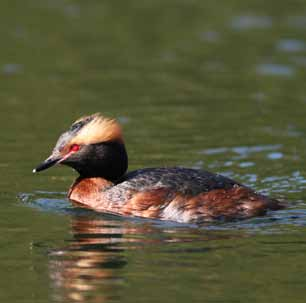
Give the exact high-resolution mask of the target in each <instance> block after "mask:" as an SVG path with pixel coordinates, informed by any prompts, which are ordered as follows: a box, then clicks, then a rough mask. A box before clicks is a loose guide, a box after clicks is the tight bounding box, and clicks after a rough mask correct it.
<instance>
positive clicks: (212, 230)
mask: <svg viewBox="0 0 306 303" xmlns="http://www.w3.org/2000/svg"><path fill="white" fill-rule="evenodd" d="M0 17H1V27H0V34H1V48H0V100H1V101H0V102H1V103H0V126H1V130H2V131H1V149H0V159H1V160H0V170H1V178H0V186H1V193H0V195H1V205H2V207H1V212H0V229H1V234H0V245H1V249H0V260H1V261H0V301H1V302H12V303H14V302H39V303H44V302H61V303H62V302H86V303H89V302H95V303H97V302H98V303H100V302H263V303H264V302H305V295H306V290H305V283H306V253H305V252H306V237H305V232H306V225H305V224H306V204H305V202H304V201H305V200H306V168H305V167H306V165H305V164H306V161H305V159H306V156H305V149H306V140H305V138H306V123H305V115H306V85H305V79H306V7H305V4H304V3H303V2H301V1H295V0H293V1H290V2H281V1H274V0H273V1H270V2H269V1H261V0H259V1H258V0H257V1H249V0H247V1H240V0H236V1H232V0H227V1H225V0H221V1H210V2H207V1H198V0H189V1H187V0H186V1H183V0H176V1H174V0H164V1H160V0H155V1H153V0H143V1H94V0H92V1H68V0H67V1H60V0H49V1H47V0H25V1H10V2H8V1H7V2H5V1H2V2H1V3H0ZM94 112H102V113H104V114H105V115H110V116H114V117H117V118H118V119H120V121H122V124H123V127H124V133H125V139H126V145H127V149H128V152H129V157H130V169H135V168H140V167H146V166H174V165H180V166H187V167H197V168H205V169H208V170H211V171H214V172H221V173H223V174H226V175H228V176H230V177H232V178H235V179H237V180H239V181H240V182H244V183H245V184H247V185H250V186H251V187H253V188H254V189H256V190H258V191H260V192H264V193H267V194H269V195H272V196H275V197H278V198H282V199H286V200H288V201H289V202H288V205H289V207H288V208H287V209H286V210H283V211H279V212H275V213H271V214H268V215H267V216H266V217H262V218H255V219H251V220H246V221H243V222H236V223H224V224H211V225H207V226H203V227H201V228H199V227H196V226H186V225H179V224H168V223H160V222H154V221H142V220H130V219H122V218H117V217H112V216H105V215H101V214H95V213H94V212H90V211H85V210H81V209H76V208H73V207H72V206H71V205H70V204H69V202H68V201H67V200H66V199H65V192H66V191H67V189H68V187H69V185H70V184H71V182H72V181H73V179H74V178H75V176H76V174H75V173H74V172H73V171H72V170H71V169H69V168H66V167H58V168H54V169H50V170H48V171H46V172H44V173H41V174H39V175H33V174H32V173H31V171H32V169H33V168H34V167H35V166H36V165H37V164H38V163H40V161H41V160H43V159H44V158H46V157H47V156H48V154H49V152H50V151H51V149H52V147H53V144H54V143H55V141H56V139H57V137H58V135H59V134H60V133H61V132H62V131H63V130H65V128H66V127H67V126H68V125H70V123H71V122H72V121H74V120H75V119H76V118H78V117H79V116H82V115H84V114H90V113H94Z"/></svg>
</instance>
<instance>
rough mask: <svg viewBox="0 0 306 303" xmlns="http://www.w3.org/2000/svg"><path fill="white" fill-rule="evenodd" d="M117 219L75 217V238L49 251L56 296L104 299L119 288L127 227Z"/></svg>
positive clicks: (91, 299) (77, 298) (75, 298)
mask: <svg viewBox="0 0 306 303" xmlns="http://www.w3.org/2000/svg"><path fill="white" fill-rule="evenodd" d="M121 223H122V222H120V221H116V220H104V219H101V218H99V219H94V218H88V217H74V218H72V223H71V226H72V234H73V239H72V240H71V242H69V245H68V246H66V247H64V248H60V249H57V250H55V251H53V252H52V253H51V255H50V276H51V280H52V282H53V285H54V288H55V296H56V299H57V300H58V301H60V302H61V301H62V302H74V301H75V302H91V301H94V302H104V301H106V299H108V295H111V296H113V295H114V294H115V293H117V292H118V290H119V289H120V284H121V282H122V279H123V278H122V274H121V273H120V269H121V268H123V267H124V266H125V265H126V263H127V262H126V259H125V256H124V254H123V252H124V250H123V249H122V245H121V243H122V242H126V239H124V238H123V234H125V233H126V232H127V231H126V230H124V227H123V226H122V224H121Z"/></svg>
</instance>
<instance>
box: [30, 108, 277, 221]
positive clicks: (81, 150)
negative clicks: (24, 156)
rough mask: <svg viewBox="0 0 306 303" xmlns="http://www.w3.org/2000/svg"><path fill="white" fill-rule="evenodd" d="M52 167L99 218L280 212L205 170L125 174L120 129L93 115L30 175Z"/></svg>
mask: <svg viewBox="0 0 306 303" xmlns="http://www.w3.org/2000/svg"><path fill="white" fill-rule="evenodd" d="M57 164H63V165H68V166H70V167H72V168H73V169H75V170H76V171H77V172H78V173H79V175H80V176H79V177H78V178H77V179H76V180H75V182H74V183H73V184H72V186H71V188H70V190H69V192H68V198H69V199H70V200H71V201H72V202H75V203H77V204H79V205H82V206H84V207H87V208H91V209H94V210H96V211H99V212H104V213H111V214H116V215H121V216H132V217H144V218H151V219H160V220H168V221H175V222H183V223H202V222H207V221H212V220H218V219H219V220H220V219H221V220H235V219H245V218H250V217H253V216H259V215H263V214H265V213H266V211H267V210H277V209H281V208H282V204H281V203H280V202H279V201H278V200H275V199H272V198H269V197H267V196H265V195H262V194H260V193H256V192H255V191H253V190H252V189H251V188H249V187H247V186H244V185H242V184H240V183H239V182H236V181H234V180H232V179H230V178H227V177H224V176H222V175H220V174H215V173H211V172H208V171H205V170H198V169H191V168H182V167H171V168H166V167H164V168H143V169H138V170H135V171H131V172H127V168H128V156H127V152H126V148H125V145H124V140H123V135H122V129H121V126H120V125H119V123H118V122H117V121H116V120H115V119H111V118H106V117H104V116H102V115H101V114H99V113H98V114H93V115H90V116H86V117H82V118H80V119H78V120H77V121H75V122H74V123H73V124H72V125H71V127H70V128H69V129H68V130H67V131H66V132H64V133H63V134H62V135H61V136H60V137H59V139H58V141H57V143H56V145H55V147H54V149H53V151H52V153H51V155H50V157H48V158H47V159H46V160H45V161H43V162H42V163H41V164H40V165H38V166H37V168H36V169H34V170H33V172H39V171H42V170H45V169H47V168H50V167H51V166H54V165H57Z"/></svg>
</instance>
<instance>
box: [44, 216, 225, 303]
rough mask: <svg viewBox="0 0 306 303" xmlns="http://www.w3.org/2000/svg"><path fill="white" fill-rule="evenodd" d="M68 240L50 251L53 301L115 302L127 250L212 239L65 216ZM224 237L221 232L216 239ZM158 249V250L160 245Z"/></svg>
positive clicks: (109, 220)
mask: <svg viewBox="0 0 306 303" xmlns="http://www.w3.org/2000/svg"><path fill="white" fill-rule="evenodd" d="M71 232H72V240H69V241H68V244H67V245H66V246H65V247H62V248H59V249H55V250H53V251H52V252H50V256H49V257H50V262H49V272H50V277H51V281H52V285H53V289H54V292H53V293H54V296H55V298H54V299H55V300H56V301H57V302H86V303H89V302H99V303H100V302H106V301H110V300H116V299H118V300H119V299H120V297H121V294H120V293H121V291H122V289H123V286H124V285H125V283H126V282H127V281H126V280H125V271H126V269H125V267H126V266H127V265H128V261H127V260H128V258H127V256H128V251H129V250H135V249H141V248H142V247H143V245H149V246H150V247H156V245H155V244H158V243H163V244H164V243H173V242H176V243H177V242H190V241H199V240H200V241H203V240H204V241H207V240H212V239H213V240H215V239H216V234H214V233H204V232H203V230H199V229H191V228H185V229H184V228H178V227H173V226H172V227H167V226H162V227H160V226H156V225H154V224H152V223H150V222H140V223H139V222H137V223H135V222H131V221H128V220H122V219H118V218H113V217H111V218H110V217H101V216H75V217H72V218H71ZM224 237H226V238H227V237H228V235H227V236H225V235H224V234H223V236H222V235H218V236H217V238H223V239H224ZM152 244H153V245H152ZM162 247H164V246H162Z"/></svg>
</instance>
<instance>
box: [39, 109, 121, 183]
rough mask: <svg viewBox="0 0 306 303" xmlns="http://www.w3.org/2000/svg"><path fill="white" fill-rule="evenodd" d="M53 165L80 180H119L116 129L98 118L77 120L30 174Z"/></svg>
mask: <svg viewBox="0 0 306 303" xmlns="http://www.w3.org/2000/svg"><path fill="white" fill-rule="evenodd" d="M56 164H64V165H68V166H70V167H72V168H74V169H75V170H76V171H78V172H79V173H80V175H81V176H84V177H104V178H106V179H108V180H111V181H115V180H116V179H119V178H120V177H121V176H122V175H123V174H124V173H125V172H126V169H127V154H126V150H125V147H124V142H123V138H122V131H121V127H120V125H119V124H118V122H117V121H116V120H114V119H109V118H105V117H103V116H102V115H100V114H94V115H91V116H86V117H82V118H80V119H78V120H77V121H75V122H74V123H73V124H72V125H71V127H70V128H69V129H68V130H67V131H66V132H64V133H63V134H62V135H61V136H60V137H59V139H58V141H57V143H56V144H55V147H54V149H53V151H52V153H51V155H50V156H49V157H48V158H47V159H46V160H45V161H43V162H42V163H41V164H40V165H38V166H37V167H36V168H35V169H34V170H33V172H39V171H42V170H45V169H47V168H50V167H52V166H54V165H56Z"/></svg>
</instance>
